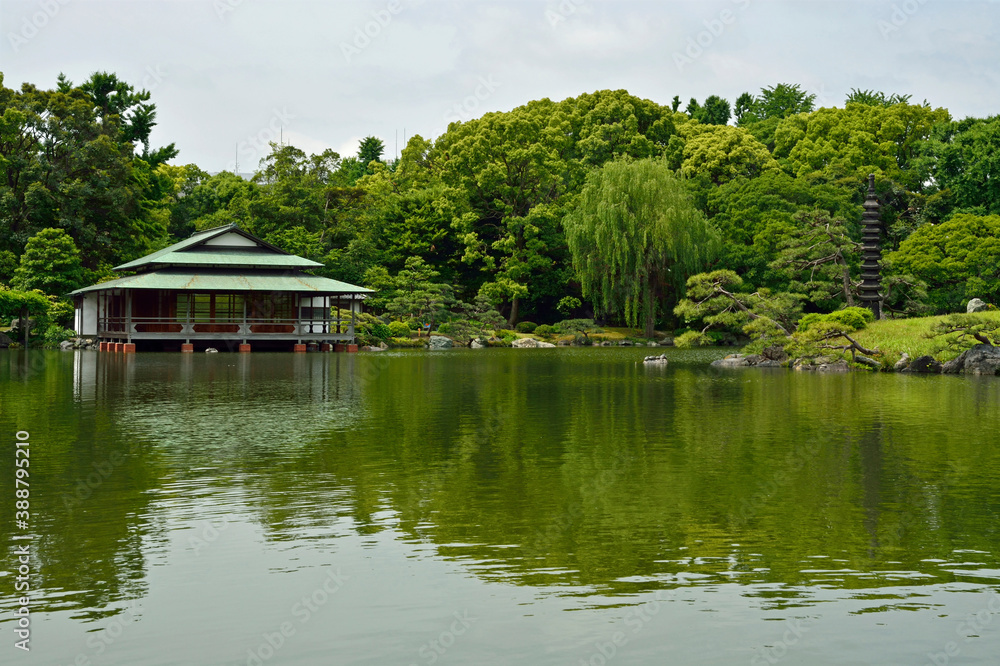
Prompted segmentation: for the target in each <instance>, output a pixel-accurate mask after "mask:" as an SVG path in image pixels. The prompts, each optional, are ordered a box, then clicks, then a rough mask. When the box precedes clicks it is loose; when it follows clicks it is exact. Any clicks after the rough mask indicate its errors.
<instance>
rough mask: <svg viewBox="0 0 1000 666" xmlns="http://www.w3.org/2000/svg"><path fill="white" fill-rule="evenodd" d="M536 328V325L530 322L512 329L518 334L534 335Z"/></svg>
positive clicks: (522, 323) (524, 322) (523, 322)
mask: <svg viewBox="0 0 1000 666" xmlns="http://www.w3.org/2000/svg"><path fill="white" fill-rule="evenodd" d="M536 328H538V324H536V323H534V322H531V321H522V322H521V323H519V324H518V325H517V326H515V327H514V330H515V331H517V332H518V333H534V332H535V329H536Z"/></svg>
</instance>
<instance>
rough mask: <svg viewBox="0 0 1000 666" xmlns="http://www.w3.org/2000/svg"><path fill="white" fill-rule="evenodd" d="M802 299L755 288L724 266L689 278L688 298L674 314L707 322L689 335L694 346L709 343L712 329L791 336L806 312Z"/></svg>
mask: <svg viewBox="0 0 1000 666" xmlns="http://www.w3.org/2000/svg"><path fill="white" fill-rule="evenodd" d="M802 300H803V297H802V296H801V295H799V294H791V293H787V292H778V293H772V292H770V291H769V290H756V291H755V290H753V287H752V286H751V285H748V284H746V283H745V282H744V281H743V279H742V278H741V277H740V276H739V275H737V274H736V273H734V272H733V271H731V270H727V269H721V270H717V271H712V272H710V273H699V274H697V275H692V276H691V277H690V278H688V281H687V297H686V298H684V299H683V300H681V301H680V302H679V303H678V304H677V307H675V308H674V314H676V315H677V316H678V317H680V318H681V320H682V321H684V322H685V323H687V324H692V323H696V322H699V321H700V322H702V323H703V324H704V328H702V329H701V331H699V332H697V333H696V335H689V336H688V337H686V338H685V342H688V343H689V344H694V345H697V344H707V342H708V339H707V336H706V332H707V331H708V330H709V329H710V328H717V329H723V330H728V331H732V332H743V333H746V334H747V335H751V336H753V337H776V336H787V335H789V333H790V331H792V330H793V327H794V324H795V322H796V321H797V320H798V319H799V317H800V316H801V315H802Z"/></svg>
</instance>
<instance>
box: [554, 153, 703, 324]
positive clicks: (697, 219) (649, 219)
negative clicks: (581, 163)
mask: <svg viewBox="0 0 1000 666" xmlns="http://www.w3.org/2000/svg"><path fill="white" fill-rule="evenodd" d="M564 224H565V228H566V239H567V241H568V243H569V248H570V251H571V252H572V254H573V265H574V267H575V268H576V271H577V274H578V275H579V276H580V282H581V285H582V287H583V293H584V295H585V296H586V297H587V298H590V299H592V300H593V302H594V309H595V310H596V312H597V314H598V315H607V314H622V315H624V318H625V321H626V323H627V324H628V325H629V326H633V327H635V326H638V325H639V324H638V322H639V321H642V322H643V323H644V328H645V334H646V337H648V338H651V337H653V327H654V325H655V323H656V318H657V315H658V314H659V313H660V311H661V309H662V308H663V306H664V304H665V302H666V301H667V299H668V298H671V297H672V298H673V299H674V300H676V298H677V296H678V295H679V294H680V293H681V291H682V290H683V288H684V282H685V280H687V278H688V277H689V276H691V275H693V274H695V273H699V272H701V271H703V270H704V269H705V267H706V265H707V264H708V262H710V261H712V260H713V259H715V257H716V256H717V254H718V252H719V247H720V241H719V233H718V231H716V229H715V228H714V227H713V226H712V225H711V224H710V223H709V222H708V221H707V220H706V219H705V217H704V216H703V215H702V214H701V212H700V211H699V210H698V209H697V208H696V207H695V204H694V202H693V201H692V200H691V197H690V195H689V194H688V192H687V190H686V189H685V188H684V184H683V183H682V182H681V181H680V179H679V178H678V177H677V176H675V175H674V173H673V171H672V170H671V169H670V167H668V166H667V164H666V163H665V162H663V161H660V160H656V159H645V160H638V161H615V162H609V163H608V164H606V165H605V166H604V167H602V168H601V169H599V170H597V171H594V172H592V173H591V174H590V175H589V176H588V178H587V182H586V184H585V185H584V187H583V190H582V191H581V192H580V199H579V202H578V204H577V207H576V209H575V210H574V211H573V212H572V213H571V214H570V215H568V216H567V217H566V219H565V221H564Z"/></svg>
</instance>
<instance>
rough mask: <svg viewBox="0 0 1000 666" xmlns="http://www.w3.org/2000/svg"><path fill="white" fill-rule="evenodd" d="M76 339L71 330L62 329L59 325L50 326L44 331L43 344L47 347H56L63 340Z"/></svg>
mask: <svg viewBox="0 0 1000 666" xmlns="http://www.w3.org/2000/svg"><path fill="white" fill-rule="evenodd" d="M75 337H76V331H74V330H73V329H71V328H63V327H62V326H60V325H59V324H50V325H49V327H48V328H47V329H45V343H46V344H49V345H58V344H59V343H60V342H62V341H63V340H69V339H70V338H75Z"/></svg>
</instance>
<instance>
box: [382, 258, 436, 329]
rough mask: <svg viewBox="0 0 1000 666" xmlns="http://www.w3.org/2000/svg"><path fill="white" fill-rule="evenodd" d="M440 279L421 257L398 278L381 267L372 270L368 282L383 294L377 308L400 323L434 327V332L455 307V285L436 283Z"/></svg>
mask: <svg viewBox="0 0 1000 666" xmlns="http://www.w3.org/2000/svg"><path fill="white" fill-rule="evenodd" d="M438 276H439V273H438V272H437V271H435V270H434V269H433V268H431V267H430V266H428V265H427V263H426V262H424V260H423V259H422V258H421V257H409V258H408V259H407V260H406V265H405V266H404V267H403V269H402V270H400V271H399V273H397V274H396V275H395V276H390V275H389V273H388V271H386V270H385V268H384V267H382V266H377V267H374V268H371V269H369V271H368V272H367V273H366V274H365V280H364V282H365V285H367V286H368V287H370V288H372V289H375V290H377V291H378V292H379V294H378V300H377V301H374V303H373V305H374V306H376V307H382V308H384V310H385V312H386V313H388V314H390V315H391V316H393V317H394V318H395V319H396V320H398V321H415V322H416V323H419V324H431V328H432V329H433V328H434V324H436V323H437V322H439V321H442V320H443V319H444V318H445V317H446V315H447V310H448V308H449V307H451V306H452V305H453V304H454V303H455V298H454V295H453V293H452V288H451V285H448V284H444V283H441V282H435V281H434V280H435V278H437V277H438Z"/></svg>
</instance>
